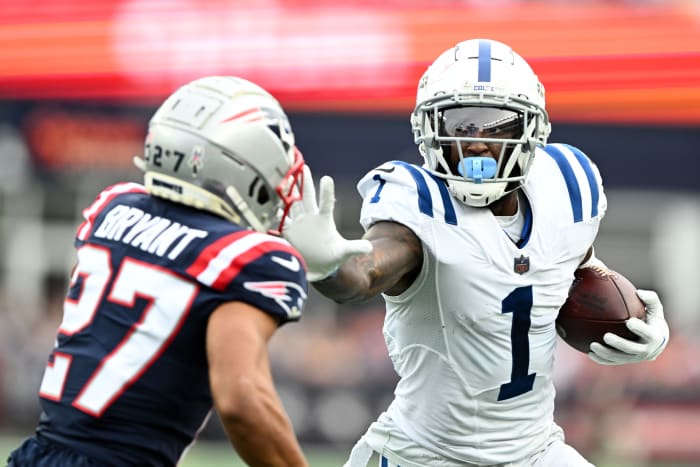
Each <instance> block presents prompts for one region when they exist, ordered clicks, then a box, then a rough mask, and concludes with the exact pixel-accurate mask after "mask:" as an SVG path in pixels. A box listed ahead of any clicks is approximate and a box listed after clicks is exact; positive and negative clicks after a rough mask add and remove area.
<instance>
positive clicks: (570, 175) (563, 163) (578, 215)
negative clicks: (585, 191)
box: [544, 145, 583, 222]
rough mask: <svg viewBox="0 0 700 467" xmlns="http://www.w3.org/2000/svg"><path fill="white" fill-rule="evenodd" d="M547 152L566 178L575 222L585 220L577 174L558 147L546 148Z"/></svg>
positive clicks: (550, 146)
mask: <svg viewBox="0 0 700 467" xmlns="http://www.w3.org/2000/svg"><path fill="white" fill-rule="evenodd" d="M544 150H545V152H546V153H547V154H549V155H550V156H551V157H552V159H554V160H555V161H556V163H557V165H558V166H559V170H561V173H562V175H563V176H564V181H565V182H566V188H567V190H568V191H569V200H570V201H571V209H572V210H573V212H574V222H581V221H582V220H583V201H582V200H581V190H580V188H579V186H578V180H576V174H575V173H574V170H573V169H572V168H571V164H569V161H568V160H567V159H566V156H564V154H563V153H562V152H561V151H560V150H559V148H557V147H556V146H552V145H547V146H545V148H544Z"/></svg>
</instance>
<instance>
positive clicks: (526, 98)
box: [411, 39, 551, 207]
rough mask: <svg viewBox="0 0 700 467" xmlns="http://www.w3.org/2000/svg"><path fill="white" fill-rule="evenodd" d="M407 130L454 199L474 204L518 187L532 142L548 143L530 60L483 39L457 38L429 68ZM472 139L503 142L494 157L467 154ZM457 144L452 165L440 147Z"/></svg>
mask: <svg viewBox="0 0 700 467" xmlns="http://www.w3.org/2000/svg"><path fill="white" fill-rule="evenodd" d="M411 127H412V129H413V134H414V139H415V142H416V144H418V146H419V149H420V153H421V155H422V156H423V158H424V159H425V162H426V166H427V168H428V169H430V170H431V172H432V173H434V174H435V175H436V176H438V177H441V178H444V179H445V180H446V182H447V185H448V187H449V190H450V192H451V193H452V195H453V196H455V197H456V198H457V199H459V200H460V201H461V202H463V203H465V204H467V205H470V206H477V207H481V206H487V205H489V204H491V203H492V202H494V201H496V200H498V199H500V198H501V197H503V196H504V195H505V194H507V193H510V192H511V191H513V190H515V189H517V188H518V187H520V186H521V185H522V183H523V182H524V180H525V178H526V177H527V173H528V170H529V169H530V165H531V163H532V158H533V157H534V154H535V147H536V146H537V145H541V146H544V145H545V144H546V142H547V137H548V136H549V133H550V128H551V127H550V123H549V117H548V116H547V112H546V110H545V98H544V87H543V86H542V84H541V83H540V82H539V80H538V78H537V76H536V75H535V73H534V72H533V71H532V68H530V65H528V63H527V62H526V61H525V60H524V59H523V58H522V57H521V56H520V55H518V54H517V53H515V52H514V51H513V50H512V49H511V48H510V47H508V46H507V45H505V44H503V43H501V42H497V41H494V40H489V39H472V40H467V41H464V42H460V43H459V44H457V45H456V46H455V47H452V48H451V49H449V50H447V51H445V52H443V53H442V54H441V55H440V56H439V57H438V58H437V59H436V60H435V61H434V62H433V63H432V65H430V67H429V68H428V69H427V70H426V72H425V73H424V74H423V77H422V78H421V80H420V82H419V85H418V92H417V96H416V107H415V110H414V111H413V113H412V114H411ZM473 143H484V144H494V143H499V144H501V145H502V146H501V153H500V156H499V157H498V160H494V159H493V158H491V157H480V156H479V155H478V154H467V155H466V156H465V154H464V152H465V151H464V150H463V146H465V145H468V144H473ZM455 146H456V149H457V151H458V153H459V163H458V164H457V165H456V170H453V168H455V165H454V162H453V165H452V166H450V164H449V163H448V161H449V159H450V157H449V155H450V154H449V153H447V154H446V151H451V150H453V149H451V148H454V147H455ZM483 147H485V146H483ZM496 156H498V155H496ZM451 167H452V168H451ZM455 172H456V173H455Z"/></svg>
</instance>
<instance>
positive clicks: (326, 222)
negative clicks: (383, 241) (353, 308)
mask: <svg viewBox="0 0 700 467" xmlns="http://www.w3.org/2000/svg"><path fill="white" fill-rule="evenodd" d="M303 176H304V182H303V186H304V188H303V193H302V199H301V200H300V201H297V202H296V203H294V205H292V207H291V210H290V223H289V224H288V225H287V226H286V227H285V228H284V231H283V232H282V235H283V236H284V238H285V239H286V240H287V241H288V242H289V243H291V244H292V245H293V246H294V247H295V248H296V249H297V250H299V253H301V255H302V256H303V257H304V261H305V262H306V266H307V268H308V273H307V277H308V279H309V282H316V281H320V280H323V279H325V278H327V277H328V276H330V275H331V274H333V273H334V272H335V271H336V270H337V269H338V268H339V267H340V266H341V265H342V264H343V263H345V262H346V261H347V260H348V259H350V258H351V257H352V256H355V255H360V254H366V253H369V252H371V251H372V243H370V242H369V241H368V240H347V239H345V238H344V237H343V236H342V235H340V233H338V229H337V227H336V225H335V219H334V218H333V210H334V205H335V183H334V181H333V178H332V177H330V176H327V175H326V176H324V177H322V178H321V180H320V183H319V191H318V201H317V198H316V188H315V186H314V180H313V177H312V176H311V170H310V169H309V167H308V166H304V175H303Z"/></svg>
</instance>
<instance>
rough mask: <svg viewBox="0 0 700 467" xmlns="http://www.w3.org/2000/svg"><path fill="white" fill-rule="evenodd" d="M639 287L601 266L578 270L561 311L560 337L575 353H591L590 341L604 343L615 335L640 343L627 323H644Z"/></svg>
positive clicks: (644, 315) (644, 316) (558, 321)
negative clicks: (608, 334)
mask: <svg viewBox="0 0 700 467" xmlns="http://www.w3.org/2000/svg"><path fill="white" fill-rule="evenodd" d="M636 290H637V288H636V287H635V286H634V285H633V284H632V282H630V281H629V279H627V278H626V277H625V276H623V275H622V274H620V273H619V272H615V271H613V270H610V269H604V268H599V267H588V268H579V269H577V270H576V272H574V281H573V283H572V284H571V288H570V289H569V297H568V298H567V299H566V302H564V305H562V307H561V308H560V309H559V316H558V317H557V321H556V326H557V333H559V335H560V336H561V338H562V339H563V340H564V341H565V342H566V343H567V344H569V345H570V346H571V347H573V348H575V349H576V350H578V351H580V352H584V353H588V352H589V350H590V345H591V342H600V343H601V344H603V345H605V343H604V342H603V335H604V334H605V333H606V332H612V333H615V334H617V335H618V336H620V337H624V338H626V339H630V340H637V339H638V336H637V335H636V334H634V333H632V332H631V331H630V330H629V329H627V326H625V321H626V320H627V319H629V318H631V317H637V318H639V319H642V320H644V319H645V318H646V308H645V306H644V302H642V301H641V300H640V299H639V297H638V296H637V292H636Z"/></svg>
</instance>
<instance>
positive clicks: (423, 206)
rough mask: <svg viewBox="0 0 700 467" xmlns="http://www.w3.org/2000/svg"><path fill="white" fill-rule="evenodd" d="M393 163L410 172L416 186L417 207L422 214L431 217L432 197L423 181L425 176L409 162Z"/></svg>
mask: <svg viewBox="0 0 700 467" xmlns="http://www.w3.org/2000/svg"><path fill="white" fill-rule="evenodd" d="M393 162H394V163H395V164H397V165H400V166H401V167H404V168H405V169H406V170H408V173H410V174H411V177H413V180H414V181H415V182H416V186H417V188H418V209H419V210H420V212H422V213H423V214H425V215H427V216H430V217H433V197H432V196H431V195H430V189H429V188H428V184H427V183H425V178H423V175H421V173H420V170H418V169H417V168H415V167H413V166H412V165H411V164H409V163H407V162H404V161H393Z"/></svg>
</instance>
